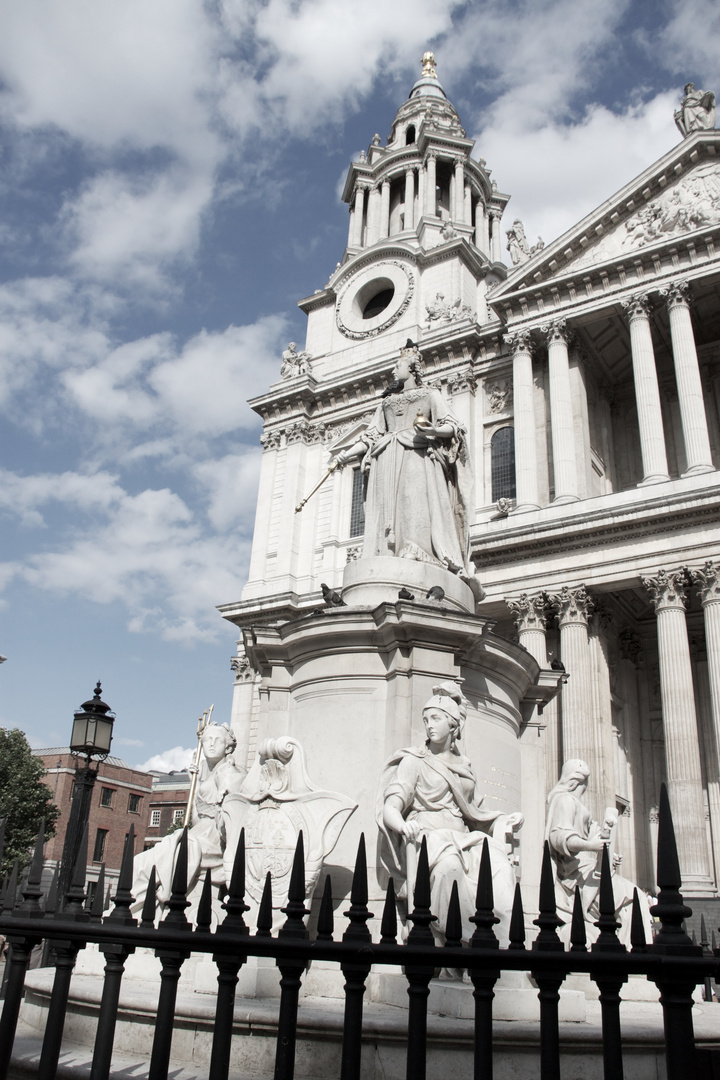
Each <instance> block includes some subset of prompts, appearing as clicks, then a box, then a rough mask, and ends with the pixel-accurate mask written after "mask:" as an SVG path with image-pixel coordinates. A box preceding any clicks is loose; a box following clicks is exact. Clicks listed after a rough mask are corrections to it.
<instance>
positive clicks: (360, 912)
mask: <svg viewBox="0 0 720 1080" xmlns="http://www.w3.org/2000/svg"><path fill="white" fill-rule="evenodd" d="M367 901H368V883H367V855H366V852H365V833H360V842H359V843H358V849H357V856H356V857H355V870H354V872H353V879H352V888H351V890H350V910H349V911H345V912H343V914H344V916H345V918H346V919H349V920H350V925H349V926H348V927H347V929H346V930H345V933H344V934H343V941H370V931H369V930H368V928H367V926H366V923H367V921H368V919H371V918H372V912H370V911H368V906H367Z"/></svg>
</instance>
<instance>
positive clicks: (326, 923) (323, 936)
mask: <svg viewBox="0 0 720 1080" xmlns="http://www.w3.org/2000/svg"><path fill="white" fill-rule="evenodd" d="M332 899H333V897H332V880H331V878H330V875H329V874H328V875H327V877H326V878H325V885H324V886H323V894H322V900H321V901H320V911H319V912H318V921H317V933H316V935H315V940H316V941H332V939H333V931H334V929H335V920H334V918H333V905H332Z"/></svg>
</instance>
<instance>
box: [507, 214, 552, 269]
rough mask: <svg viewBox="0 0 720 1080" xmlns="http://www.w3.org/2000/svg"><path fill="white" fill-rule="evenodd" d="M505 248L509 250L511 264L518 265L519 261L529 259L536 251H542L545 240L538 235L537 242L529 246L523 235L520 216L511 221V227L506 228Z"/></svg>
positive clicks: (523, 227) (523, 230)
mask: <svg viewBox="0 0 720 1080" xmlns="http://www.w3.org/2000/svg"><path fill="white" fill-rule="evenodd" d="M506 235H507V238H508V243H507V249H508V251H509V252H510V258H511V260H512V264H513V266H519V265H520V264H521V263H526V262H527V261H528V259H531V258H532V256H533V255H535V254H536V252H538V251H542V249H543V248H544V247H545V241H544V240H543V238H542V237H541V236H538V239H537V244H533V246H532V247H530V245H529V243H528V240H527V237H526V236H525V226H524V225H523V223H522V221H521V220H520V218H515V220H514V221H513V223H512V228H511V229H508V230H507V233H506Z"/></svg>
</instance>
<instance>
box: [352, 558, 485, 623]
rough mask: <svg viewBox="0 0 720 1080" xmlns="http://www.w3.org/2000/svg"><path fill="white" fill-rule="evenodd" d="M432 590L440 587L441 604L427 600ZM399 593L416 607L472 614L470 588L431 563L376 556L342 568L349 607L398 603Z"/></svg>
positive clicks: (455, 576)
mask: <svg viewBox="0 0 720 1080" xmlns="http://www.w3.org/2000/svg"><path fill="white" fill-rule="evenodd" d="M433 586H439V587H440V588H441V589H442V590H443V591H444V593H445V597H444V599H443V600H442V601H437V600H429V599H427V598H426V597H427V593H428V591H429V590H430V589H431V588H432V587H433ZM400 589H407V590H408V591H409V592H411V593H413V594H414V596H415V600H416V601H417V602H418V603H428V604H433V605H436V606H444V607H446V608H452V609H453V610H454V611H467V612H469V613H470V614H474V612H475V597H474V596H473V592H472V589H471V588H470V586H469V585H466V584H465V582H464V581H462V580H461V579H460V578H459V577H458V576H457V574H451V573H450V571H449V570H445V569H443V567H442V566H436V565H435V564H434V563H425V562H415V561H414V560H413V559H394V558H392V557H390V556H385V555H376V556H374V557H373V558H371V559H357V560H356V561H355V562H351V563H348V564H347V566H346V567H345V573H344V574H343V587H342V598H343V600H344V601H345V603H346V604H347V605H348V606H349V607H377V605H378V604H383V603H389V604H392V603H394V602H395V601H396V600H397V599H398V592H399V591H400Z"/></svg>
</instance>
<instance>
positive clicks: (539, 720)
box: [505, 593, 557, 896]
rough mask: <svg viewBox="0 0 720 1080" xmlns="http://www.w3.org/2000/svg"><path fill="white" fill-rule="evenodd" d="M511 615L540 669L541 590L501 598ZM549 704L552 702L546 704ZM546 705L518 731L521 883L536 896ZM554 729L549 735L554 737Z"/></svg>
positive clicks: (543, 651) (543, 657)
mask: <svg viewBox="0 0 720 1080" xmlns="http://www.w3.org/2000/svg"><path fill="white" fill-rule="evenodd" d="M505 603H506V604H507V606H508V607H509V608H510V611H511V612H512V613H513V615H514V617H515V626H516V627H517V631H518V640H519V642H520V644H521V645H522V646H523V647H524V648H526V649H527V651H528V652H529V653H530V654H531V655H532V656H533V657H534V658H535V659H536V660H537V662H538V664H539V665H540V667H541V668H546V667H547V666H548V659H547V644H546V640H545V597H544V595H543V593H535V594H534V595H532V596H530V595H528V593H522V594H521V595H520V596H519V597H518V598H517V599H516V600H507V599H506V601H505ZM550 704H552V703H550ZM547 712H548V710H547V708H546V709H545V710H544V711H543V713H542V715H541V714H540V713H539V711H538V709H537V708H535V709H533V712H532V715H531V716H530V717H529V719H527V721H526V723H525V725H524V727H523V730H522V732H521V734H520V741H521V743H522V761H521V778H522V793H523V811H524V813H525V826H524V828H523V833H524V834H525V835H521V836H520V852H521V859H522V869H523V885H525V886H526V887H528V889H530V890H532V894H534V895H535V896H537V888H538V886H539V884H540V872H541V865H542V850H543V840H544V839H545V800H546V798H547V786H546V780H545V760H546V754H547V739H546V734H547V732H546V726H547V722H548V716H547ZM556 734H557V732H556V731H554V732H553V735H555V736H556Z"/></svg>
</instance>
